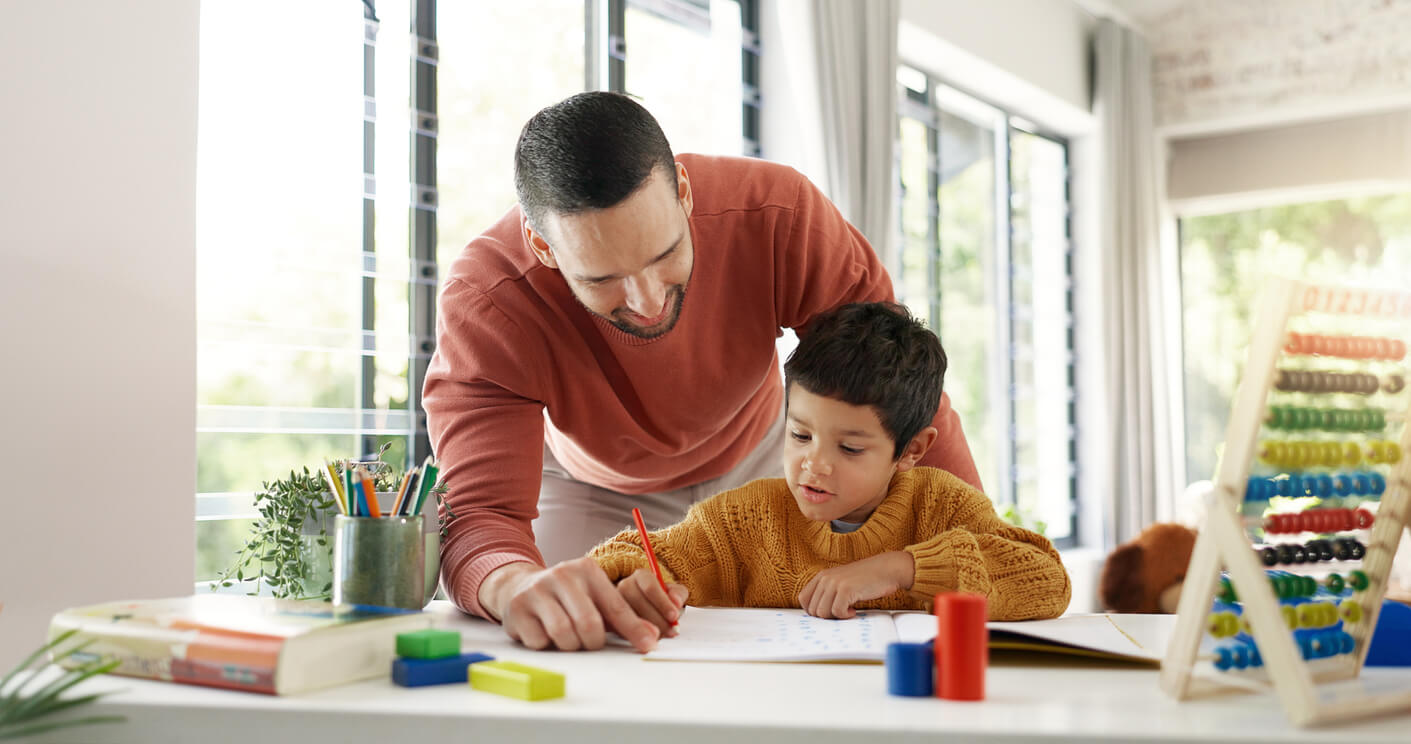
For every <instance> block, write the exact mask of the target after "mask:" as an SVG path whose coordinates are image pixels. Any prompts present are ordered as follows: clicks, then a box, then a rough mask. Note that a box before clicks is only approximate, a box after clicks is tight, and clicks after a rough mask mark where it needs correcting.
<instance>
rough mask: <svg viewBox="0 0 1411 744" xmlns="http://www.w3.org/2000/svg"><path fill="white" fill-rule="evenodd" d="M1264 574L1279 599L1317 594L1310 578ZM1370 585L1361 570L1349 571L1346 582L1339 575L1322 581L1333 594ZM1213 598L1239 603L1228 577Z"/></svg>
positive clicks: (1316, 582) (1283, 574)
mask: <svg viewBox="0 0 1411 744" xmlns="http://www.w3.org/2000/svg"><path fill="white" fill-rule="evenodd" d="M1264 573H1265V575H1266V576H1268V577H1269V584H1270V586H1272V587H1273V589H1274V594H1275V595H1276V596H1278V598H1279V599H1296V598H1299V597H1311V596H1313V595H1314V594H1316V593H1317V592H1318V581H1317V580H1316V579H1314V578H1313V577H1312V576H1303V575H1301V574H1294V573H1289V572H1288V571H1265V572H1264ZM1370 583H1371V582H1370V580H1369V579H1368V578H1367V574H1366V572H1364V571H1362V570H1361V569H1353V570H1352V571H1349V572H1348V574H1347V579H1346V581H1344V579H1343V577H1342V576H1341V575H1339V574H1328V577H1327V578H1326V579H1324V580H1323V586H1324V587H1325V588H1326V589H1327V590H1328V591H1329V592H1332V593H1334V594H1341V593H1342V591H1343V589H1345V588H1346V587H1352V590H1353V591H1357V592H1360V591H1363V590H1365V589H1366V588H1367V587H1368V585H1369V584H1370ZM1335 587H1336V588H1335ZM1215 598H1216V599H1218V600H1220V601H1221V602H1225V603H1228V604H1235V603H1237V602H1239V595H1238V594H1237V593H1236V592H1235V586H1234V584H1232V583H1230V577H1228V576H1221V577H1220V586H1219V588H1218V589H1217V590H1216V592H1215ZM1343 604H1347V603H1346V602H1344V603H1343ZM1353 622H1356V620H1353Z"/></svg>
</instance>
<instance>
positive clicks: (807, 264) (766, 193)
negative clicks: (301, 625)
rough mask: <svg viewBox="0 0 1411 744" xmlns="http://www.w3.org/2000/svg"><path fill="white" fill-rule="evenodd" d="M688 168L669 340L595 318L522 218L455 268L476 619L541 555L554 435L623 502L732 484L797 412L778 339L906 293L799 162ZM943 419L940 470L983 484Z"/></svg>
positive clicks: (435, 439) (458, 403)
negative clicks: (488, 597)
mask: <svg viewBox="0 0 1411 744" xmlns="http://www.w3.org/2000/svg"><path fill="white" fill-rule="evenodd" d="M679 160H680V162H681V163H682V164H683V165H685V166H686V168H687V171H688V172H689V174H690V177H691V185H692V187H693V188H692V191H693V194H694V196H695V208H694V211H693V212H692V215H691V218H690V229H691V240H692V242H693V244H694V246H695V266H694V270H693V272H692V275H691V282H690V286H689V289H688V291H687V294H686V300H685V302H684V303H683V305H682V308H681V315H680V319H679V321H678V322H677V325H676V327H675V328H674V329H672V330H671V332H669V333H667V334H665V335H663V336H660V337H658V338H656V339H651V340H644V339H639V338H635V337H632V336H629V335H628V334H625V333H623V332H621V331H619V330H618V329H616V328H614V327H613V326H611V325H610V324H608V323H607V322H605V321H603V320H602V319H600V318H598V317H597V316H595V315H592V314H591V313H589V312H587V311H586V310H585V309H584V308H583V306H582V305H580V304H579V303H578V302H577V301H576V300H575V299H574V298H573V295H572V293H571V292H570V291H569V288H568V285H567V284H566V283H565V282H564V280H563V277H562V276H561V275H560V274H559V272H558V271H556V270H554V269H550V268H547V267H545V266H544V265H543V264H541V263H539V261H538V259H537V258H535V257H534V254H533V252H532V251H531V250H530V248H529V246H528V245H527V244H526V243H525V242H524V238H523V230H522V229H521V228H522V224H523V222H522V219H523V218H522V216H521V214H520V211H519V209H518V208H515V209H512V210H510V212H509V213H508V214H506V215H505V216H504V218H502V219H501V220H500V221H499V222H498V223H496V224H495V225H494V226H493V227H491V228H490V229H489V230H487V231H486V232H485V233H484V234H483V235H481V236H479V237H477V238H476V239H475V240H473V241H471V243H470V245H468V246H467V247H466V249H465V251H464V252H462V253H461V255H460V257H458V258H457V259H456V260H455V261H454V262H453V263H452V264H451V266H450V270H449V272H448V273H447V279H446V282H445V285H444V288H443V290H442V292H441V296H440V302H439V312H438V314H437V321H436V325H437V348H436V353H435V355H434V356H433V357H432V358H431V362H430V365H429V367H428V369H427V373H426V385H425V391H424V400H423V403H424V406H425V408H426V415H427V428H428V430H429V432H430V435H431V442H432V445H433V446H434V447H435V450H436V454H437V456H438V457H439V458H440V460H441V463H442V466H443V468H442V471H441V474H442V478H443V481H444V483H445V484H446V486H447V488H448V493H447V501H448V503H449V504H450V507H451V509H452V511H454V512H455V514H456V515H457V518H456V519H455V520H454V521H453V522H452V523H451V525H450V527H449V534H448V535H447V538H446V541H445V544H444V545H443V546H442V551H441V561H442V576H443V577H444V581H445V586H446V590H447V592H448V593H449V594H450V596H451V599H453V600H454V601H455V602H456V604H457V605H459V606H460V607H461V608H462V609H464V610H467V611H469V612H472V613H476V614H484V613H483V611H482V609H481V607H480V604H479V602H478V601H477V596H476V595H477V592H478V591H479V588H480V582H481V581H482V580H483V579H484V577H485V576H486V575H487V574H489V573H490V572H491V571H493V570H495V569H496V568H499V567H500V566H502V565H504V564H506V563H511V562H515V561H530V562H534V563H540V564H542V562H543V559H542V557H541V556H540V554H539V551H538V549H537V548H536V547H535V545H534V535H533V532H532V530H531V526H530V525H531V522H532V520H533V519H534V518H535V516H537V514H538V511H537V508H536V507H537V504H538V499H539V484H540V478H541V472H542V469H543V449H542V448H543V442H544V441H545V440H547V441H548V444H549V447H550V448H551V449H552V450H553V453H554V455H555V456H556V457H557V458H558V460H559V462H561V463H562V464H563V466H564V467H565V468H566V469H567V470H568V472H569V473H570V474H572V475H573V476H574V477H575V478H578V479H579V480H582V481H585V482H588V483H592V484H594V485H598V486H601V487H604V488H608V489H611V490H614V491H618V492H621V493H633V494H635V493H655V492H659V491H666V490H671V489H675V488H680V487H683V486H687V485H694V484H696V483H700V482H702V481H705V480H708V479H710V478H714V477H717V476H720V475H723V474H724V473H726V472H728V471H729V470H730V469H731V468H732V467H734V466H735V465H736V464H737V463H739V461H740V460H741V459H742V458H743V457H744V456H745V455H746V454H748V453H749V452H750V451H751V450H753V449H754V447H755V446H756V445H758V444H759V442H760V440H761V439H762V438H763V437H764V434H765V431H766V430H767V429H768V428H769V426H770V424H771V423H773V421H774V417H775V416H777V415H778V413H779V409H780V407H781V406H782V403H783V385H782V384H781V379H780V375H779V371H778V370H779V359H778V356H777V354H776V352H775V345H774V344H775V340H776V339H777V338H778V336H779V334H780V329H781V328H794V329H800V328H802V327H803V326H804V325H806V324H807V323H808V322H809V321H810V320H811V319H812V318H813V317H814V316H815V315H817V314H818V313H820V312H823V311H825V310H829V309H832V308H834V307H836V306H838V305H841V304H844V303H847V302H862V301H872V300H882V299H891V298H892V284H891V279H890V278H889V277H888V276H887V273H886V271H885V270H884V269H883V267H882V264H881V263H880V262H879V261H878V259H877V257H876V255H875V254H874V253H873V251H872V248H871V246H870V245H868V243H867V241H866V240H864V239H863V237H862V235H861V234H860V233H858V232H857V230H855V229H854V228H853V227H852V226H851V225H849V224H848V223H847V222H846V221H845V220H844V219H843V218H842V216H841V215H840V214H839V213H838V210H837V209H836V208H835V207H834V206H833V205H832V204H831V203H830V202H829V201H828V200H827V199H825V198H824V197H823V195H822V194H821V193H819V191H818V190H817V189H816V188H815V187H814V186H813V185H812V184H811V183H809V182H808V180H807V179H805V178H804V177H803V176H801V175H799V174H798V173H797V172H796V171H794V170H793V169H791V168H788V167H785V166H782V165H778V164H776V163H770V162H767V161H763V160H750V159H746V158H724V157H705V156H693V155H682V156H680V158H679ZM545 413H547V414H548V415H547V416H546V415H545ZM935 425H936V427H937V428H938V429H939V430H940V437H939V440H938V441H937V443H936V445H935V446H933V447H932V448H931V453H933V454H929V455H928V458H927V460H926V462H925V464H927V465H935V466H937V467H942V468H945V469H947V470H949V471H951V472H953V473H956V474H957V475H959V476H960V477H961V478H962V479H964V480H966V481H969V482H970V483H972V484H974V485H976V486H977V487H978V486H979V476H978V475H977V474H976V472H975V465H974V462H973V461H972V460H971V457H970V449H969V447H968V446H966V444H965V439H964V436H963V434H962V432H961V429H960V421H959V419H958V417H957V416H956V415H955V412H954V411H953V410H952V409H951V408H950V403H949V400H948V399H947V398H945V397H942V399H941V407H940V410H939V411H938V412H937V414H936V419H935Z"/></svg>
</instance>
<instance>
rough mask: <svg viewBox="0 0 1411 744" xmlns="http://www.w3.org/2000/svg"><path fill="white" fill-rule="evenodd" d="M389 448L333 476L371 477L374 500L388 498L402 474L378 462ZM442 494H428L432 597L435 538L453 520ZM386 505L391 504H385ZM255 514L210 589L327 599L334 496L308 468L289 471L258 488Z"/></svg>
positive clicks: (342, 464)
mask: <svg viewBox="0 0 1411 744" xmlns="http://www.w3.org/2000/svg"><path fill="white" fill-rule="evenodd" d="M388 446H389V445H383V447H382V449H381V450H380V451H379V452H378V453H377V459H376V460H370V461H357V460H354V461H348V460H339V461H336V462H334V467H335V470H336V472H337V474H338V475H339V476H340V477H341V476H342V474H343V471H345V470H347V469H348V468H351V467H363V468H365V469H367V470H370V471H371V472H372V479H373V487H374V489H375V490H376V491H377V492H378V494H379V495H380V496H381V495H386V496H389V497H390V496H391V495H392V494H394V493H395V492H396V490H397V487H398V486H399V485H400V483H401V480H402V478H401V473H399V472H397V471H396V470H395V469H394V468H393V467H392V466H391V465H389V464H388V463H385V462H383V461H382V455H383V454H385V453H386V452H387V448H388ZM445 492H446V489H445V486H443V485H442V484H440V483H437V484H436V485H435V487H433V488H432V489H431V495H432V496H433V497H434V498H435V500H436V501H435V503H436V504H437V506H438V507H439V508H438V509H437V515H438V516H437V520H438V523H437V529H435V530H428V537H427V565H428V568H427V577H428V587H430V588H431V591H430V592H428V596H430V594H431V593H434V588H435V586H436V582H435V576H436V572H437V570H438V569H439V565H440V562H439V547H440V539H439V538H440V537H442V536H444V534H445V532H446V525H447V524H449V522H450V520H451V519H453V518H454V517H455V515H454V514H452V513H451V512H450V510H449V509H448V508H445V502H444V500H443V498H442V497H443V495H444V494H445ZM388 503H389V504H390V503H391V501H390V498H389V499H388ZM255 509H256V510H257V511H259V513H260V517H259V519H257V520H255V524H254V526H253V527H251V530H250V536H249V538H247V539H246V541H245V544H244V545H243V546H241V548H240V549H239V550H237V551H236V557H235V562H234V563H232V564H231V565H230V567H229V568H227V569H226V570H225V571H224V572H223V573H222V574H221V575H220V577H218V578H217V579H216V580H215V581H214V582H212V584H211V589H212V590H213V591H214V590H217V589H219V588H223V587H230V586H233V585H234V584H235V583H237V582H246V581H251V582H254V583H253V585H251V586H250V590H251V591H250V594H259V593H260V589H261V585H264V586H267V587H268V588H269V590H270V593H271V594H273V595H274V596H275V597H279V598H282V599H323V600H328V599H331V597H332V590H333V576H332V565H333V539H332V535H331V534H330V528H331V525H332V524H333V516H334V515H335V514H337V513H338V507H337V504H336V503H335V502H334V499H333V494H331V493H330V492H329V490H328V483H327V481H326V480H325V479H324V477H323V476H322V474H321V473H318V472H310V471H309V468H308V467H304V468H303V469H302V470H294V471H290V473H289V476H288V477H286V478H283V479H281V480H276V481H273V482H268V483H262V484H261V486H260V491H259V492H258V493H256V494H255Z"/></svg>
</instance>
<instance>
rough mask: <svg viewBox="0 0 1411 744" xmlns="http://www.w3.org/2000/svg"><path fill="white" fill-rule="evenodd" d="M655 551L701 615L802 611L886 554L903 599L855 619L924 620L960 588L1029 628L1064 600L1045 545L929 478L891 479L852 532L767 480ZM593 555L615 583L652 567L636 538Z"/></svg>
mask: <svg viewBox="0 0 1411 744" xmlns="http://www.w3.org/2000/svg"><path fill="white" fill-rule="evenodd" d="M652 548H653V549H654V550H655V551H656V554H657V558H658V561H659V563H660V564H661V566H662V569H663V576H664V577H666V578H667V580H668V581H674V582H676V583H679V584H684V585H685V586H686V588H687V589H689V590H690V597H689V599H688V600H687V603H688V604H692V605H697V606H711V605H715V606H732V607H798V606H799V592H801V591H803V588H804V585H805V584H807V583H808V581H809V579H812V578H813V576H814V574H816V573H818V572H819V571H821V570H823V569H825V568H829V567H832V566H838V565H842V564H846V563H852V562H853V561H857V560H861V559H863V558H870V557H872V556H875V555H879V554H881V553H885V552H887V551H891V550H905V551H906V552H908V553H910V554H911V556H912V558H913V560H914V561H915V563H916V577H915V579H914V580H913V583H912V585H911V589H910V590H907V591H898V592H896V593H895V594H892V595H889V596H886V597H880V598H878V599H875V600H871V601H868V602H861V603H859V604H858V605H857V608H858V609H878V610H920V609H924V610H930V609H931V601H932V598H933V597H934V596H935V595H936V593H938V592H943V591H952V590H958V591H963V592H975V593H978V594H983V595H985V596H986V597H987V598H988V600H989V612H990V619H991V620H1033V619H1039V618H1049V617H1058V616H1059V615H1061V614H1063V611H1064V610H1065V609H1067V608H1068V599H1069V596H1070V593H1071V591H1072V589H1071V587H1070V585H1069V582H1068V572H1067V571H1065V570H1064V568H1063V563H1062V561H1061V560H1060V559H1059V557H1058V552H1057V551H1055V550H1054V549H1053V545H1052V543H1050V542H1049V541H1048V540H1047V539H1046V538H1044V537H1043V536H1042V535H1038V534H1036V533H1033V532H1030V531H1029V530H1026V529H1023V528H1020V527H1015V526H1012V525H1010V524H1007V523H1005V522H1003V521H1001V520H1000V518H999V517H998V516H996V515H995V510H994V507H993V506H992V505H991V504H990V500H989V499H988V498H986V497H985V495H984V494H983V493H981V492H979V491H977V490H975V489H974V488H971V487H970V486H968V485H966V484H965V483H963V482H961V481H960V480H959V479H957V478H956V477H955V476H953V475H951V474H950V473H947V472H945V471H942V470H937V469H935V468H913V469H911V470H908V471H906V472H904V473H899V474H897V476H896V477H894V478H893V479H892V484H891V487H890V490H889V493H888V494H887V498H885V499H883V501H882V503H881V504H879V505H878V506H877V510H876V511H874V512H873V513H872V516H870V517H868V519H867V521H866V522H864V523H863V525H862V527H860V528H859V529H858V530H857V531H855V532H848V533H837V532H833V531H832V526H831V525H830V524H829V523H827V522H815V521H812V520H809V519H807V518H805V517H804V516H803V514H802V513H801V512H799V509H798V506H797V505H796V504H795V503H794V497H793V496H792V495H791V494H790V493H789V488H788V486H787V485H786V484H785V482H784V479H782V478H767V479H763V480H757V481H753V482H751V483H747V484H745V485H744V486H741V487H740V488H736V489H733V490H730V491H726V492H724V493H721V494H717V495H716V496H713V497H711V498H709V499H706V500H705V501H702V502H700V503H698V504H696V505H695V506H693V507H691V511H690V513H688V514H687V515H686V518H685V519H684V520H682V521H681V522H680V523H678V524H676V525H673V526H671V527H668V528H666V529H664V530H660V531H658V532H653V533H652ZM590 555H591V556H592V557H593V559H594V560H596V561H597V562H598V564H599V565H601V566H602V567H603V570H605V571H607V574H608V577H609V578H611V579H612V580H613V581H617V580H619V579H622V578H623V577H625V576H628V575H630V574H631V573H632V572H633V571H636V570H637V569H639V568H645V567H647V565H648V564H647V554H646V553H645V552H644V551H643V550H642V539H641V537H640V536H639V535H638V534H637V531H636V530H634V529H629V530H624V531H622V532H621V533H618V535H617V536H616V537H614V538H612V539H610V540H608V541H606V542H604V543H602V544H600V545H598V546H597V547H596V548H593V550H592V552H591V553H590ZM668 572H669V574H670V575H669V576H668V575H667V573H668Z"/></svg>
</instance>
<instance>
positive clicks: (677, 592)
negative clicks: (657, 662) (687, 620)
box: [617, 568, 689, 638]
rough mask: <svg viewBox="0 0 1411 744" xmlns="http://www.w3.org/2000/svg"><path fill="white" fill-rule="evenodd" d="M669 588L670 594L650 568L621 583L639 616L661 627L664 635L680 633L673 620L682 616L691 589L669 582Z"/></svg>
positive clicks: (621, 589) (619, 588)
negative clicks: (662, 587)
mask: <svg viewBox="0 0 1411 744" xmlns="http://www.w3.org/2000/svg"><path fill="white" fill-rule="evenodd" d="M666 588H667V590H668V591H669V592H670V593H667V592H663V591H662V590H661V583H660V582H658V581H657V577H656V574H654V573H652V572H651V570H650V569H646V568H639V569H637V570H636V571H633V572H632V575H631V576H628V577H627V578H625V579H623V580H622V581H619V582H617V591H618V592H619V593H621V594H622V598H623V599H625V600H627V604H628V606H630V607H631V608H632V610H633V611H634V612H636V613H637V616H638V617H640V618H642V619H644V620H646V621H647V622H650V623H652V624H653V625H655V626H657V628H658V629H659V630H660V631H661V635H662V637H663V638H671V637H672V636H675V635H676V628H675V627H674V626H672V623H674V622H676V620H677V618H679V617H681V608H682V607H684V606H685V605H686V596H687V595H688V594H689V590H687V589H686V587H685V586H684V585H682V584H667V586H666Z"/></svg>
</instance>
